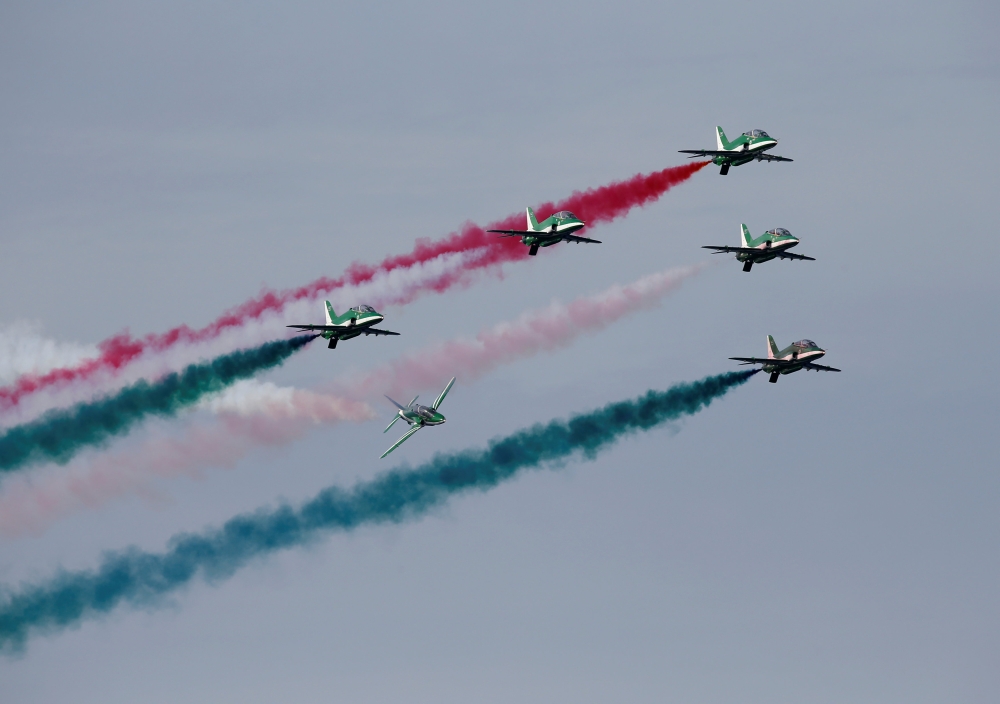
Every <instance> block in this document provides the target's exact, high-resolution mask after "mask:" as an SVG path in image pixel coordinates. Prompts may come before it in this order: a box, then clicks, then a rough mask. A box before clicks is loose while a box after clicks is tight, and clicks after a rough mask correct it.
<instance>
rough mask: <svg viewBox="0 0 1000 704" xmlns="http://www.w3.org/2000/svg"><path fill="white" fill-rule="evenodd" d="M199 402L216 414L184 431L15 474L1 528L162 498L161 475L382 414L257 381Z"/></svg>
mask: <svg viewBox="0 0 1000 704" xmlns="http://www.w3.org/2000/svg"><path fill="white" fill-rule="evenodd" d="M197 407H199V408H205V409H207V410H210V411H211V412H212V413H214V414H216V417H215V418H214V419H212V421H210V422H207V423H205V422H201V421H197V420H196V421H190V422H188V424H187V425H186V426H185V427H183V428H182V429H181V430H180V431H179V432H178V431H177V430H176V429H175V428H170V429H169V430H167V431H164V430H161V429H158V428H155V429H151V430H150V431H148V432H147V437H145V438H144V439H143V441H142V442H141V443H139V444H137V445H134V446H132V447H125V448H118V449H116V450H115V451H114V452H108V453H102V454H100V455H98V456H96V457H88V458H85V459H84V458H78V460H77V461H74V462H72V463H70V465H69V466H67V467H65V468H63V467H59V468H56V467H49V468H42V469H40V470H37V471H35V472H33V473H32V474H31V475H24V476H16V477H10V478H8V479H7V481H5V482H4V485H3V492H2V494H0V532H2V533H4V534H6V535H8V536H17V535H21V534H23V533H26V532H29V531H33V530H38V529H39V528H41V527H42V526H43V525H44V524H45V523H47V522H48V521H51V520H53V519H54V518H56V517H57V516H59V515H63V514H65V513H68V512H70V511H72V510H74V509H77V508H80V507H82V506H90V507H96V506H99V505H101V504H103V503H105V502H107V501H109V500H111V499H113V498H116V497H119V496H122V495H124V494H127V493H138V494H141V495H144V496H147V497H151V496H157V495H158V493H159V492H157V491H156V490H155V488H154V480H155V479H156V478H158V477H172V476H176V475H179V474H185V475H188V476H195V477H196V476H200V473H201V471H202V468H203V467H206V466H212V467H224V468H228V467H232V466H234V465H235V464H236V463H237V462H238V461H239V460H241V459H242V458H243V457H244V456H246V455H247V453H248V452H250V451H251V450H253V449H255V448H260V447H268V446H279V445H286V444H288V443H290V442H293V441H295V440H297V439H299V438H300V437H302V436H303V435H305V434H306V433H307V432H308V431H309V430H310V428H312V427H314V426H316V425H320V424H326V425H330V424H334V423H341V422H345V421H346V422H354V423H360V422H363V421H367V420H371V419H373V418H374V417H375V412H374V411H373V410H372V408H371V407H370V406H369V405H368V404H366V403H362V402H360V401H352V400H350V399H346V398H341V397H337V396H331V395H328V394H319V393H315V392H312V391H306V390H303V389H295V388H291V387H280V386H276V385H275V384H272V383H270V382H264V383H259V382H256V381H254V380H246V381H240V382H237V383H236V384H234V385H233V386H232V387H230V389H229V390H227V392H225V393H223V394H222V395H221V396H220V397H218V398H212V399H210V400H207V401H203V402H201V403H199V404H198V406H197ZM54 470H57V471H54Z"/></svg>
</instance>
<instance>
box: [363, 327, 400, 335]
mask: <svg viewBox="0 0 1000 704" xmlns="http://www.w3.org/2000/svg"><path fill="white" fill-rule="evenodd" d="M363 332H364V333H365V335H398V334H399V333H398V332H393V331H392V330H379V329H378V328H365V329H364V330H363Z"/></svg>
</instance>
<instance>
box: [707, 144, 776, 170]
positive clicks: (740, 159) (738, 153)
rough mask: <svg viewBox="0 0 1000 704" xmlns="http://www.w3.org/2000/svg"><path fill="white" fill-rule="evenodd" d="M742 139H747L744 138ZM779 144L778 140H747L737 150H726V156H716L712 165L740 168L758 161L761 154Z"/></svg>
mask: <svg viewBox="0 0 1000 704" xmlns="http://www.w3.org/2000/svg"><path fill="white" fill-rule="evenodd" d="M742 139H747V138H745V137H743V138H742ZM737 141H738V140H737ZM777 143H778V140H776V139H770V138H768V139H760V140H750V139H747V141H745V142H743V144H742V145H740V146H739V147H736V148H735V149H726V150H724V151H726V152H727V154H726V156H716V157H715V158H714V159H712V163H713V164H715V165H716V166H724V165H725V164H729V165H731V166H740V165H741V164H747V163H749V162H751V161H753V160H754V159H757V158H758V157H759V155H760V154H762V153H764V152H766V151H767V150H768V149H772V148H773V147H774V146H775V145H776V144H777ZM730 155H731V156H730Z"/></svg>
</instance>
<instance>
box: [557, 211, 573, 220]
mask: <svg viewBox="0 0 1000 704" xmlns="http://www.w3.org/2000/svg"><path fill="white" fill-rule="evenodd" d="M552 217H554V218H556V219H558V220H565V219H566V218H573V219H574V220H577V219H578V218H577V217H576V216H575V215H573V213H571V212H569V211H568V210H560V211H559V212H558V213H553V215H552Z"/></svg>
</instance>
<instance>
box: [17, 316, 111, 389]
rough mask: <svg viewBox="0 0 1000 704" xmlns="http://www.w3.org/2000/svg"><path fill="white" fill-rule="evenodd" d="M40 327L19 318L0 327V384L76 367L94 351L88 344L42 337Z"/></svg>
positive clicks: (92, 354)
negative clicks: (30, 375) (54, 370)
mask: <svg viewBox="0 0 1000 704" xmlns="http://www.w3.org/2000/svg"><path fill="white" fill-rule="evenodd" d="M40 327H41V326H39V325H38V324H37V323H35V324H33V323H28V322H26V321H18V322H15V323H12V324H11V325H8V326H7V327H6V328H3V329H0V384H9V383H10V382H12V381H15V380H16V379H17V378H18V377H21V376H25V375H29V374H33V375H38V374H44V373H45V372H48V371H50V370H52V369H57V368H61V367H67V366H75V365H77V364H80V363H81V362H82V361H84V360H86V359H88V358H89V357H93V356H94V354H95V353H96V352H97V349H96V348H94V347H91V346H89V345H78V344H74V343H65V342H58V341H56V340H53V339H50V338H47V337H42V335H41V334H40V332H39V330H40Z"/></svg>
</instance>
